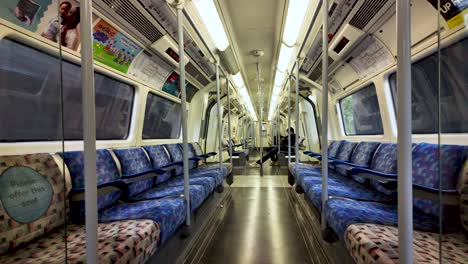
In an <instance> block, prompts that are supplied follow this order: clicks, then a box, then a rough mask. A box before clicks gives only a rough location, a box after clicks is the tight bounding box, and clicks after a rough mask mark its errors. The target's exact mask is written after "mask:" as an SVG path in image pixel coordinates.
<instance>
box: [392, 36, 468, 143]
mask: <svg viewBox="0 0 468 264" xmlns="http://www.w3.org/2000/svg"><path fill="white" fill-rule="evenodd" d="M464 40H466V41H468V37H467V36H466V34H457V35H455V36H451V37H450V38H448V39H444V40H442V42H441V45H440V49H441V50H443V49H446V48H448V47H450V46H452V45H455V44H457V43H458V42H461V41H464ZM435 44H436V43H432V44H431V45H430V46H429V47H428V48H426V49H424V50H421V51H420V52H417V53H415V54H412V58H411V67H413V64H417V63H419V62H420V61H422V60H425V59H427V58H429V57H431V56H433V55H437V52H438V49H437V47H438V46H437V45H435ZM393 75H395V76H396V75H397V68H396V66H394V67H392V70H391V71H389V72H387V73H386V74H385V75H384V83H385V90H386V94H388V95H389V98H388V99H387V100H388V102H390V104H391V105H392V106H393V107H390V108H393V109H392V110H393V115H392V118H393V119H394V124H393V125H392V127H393V126H395V127H394V128H392V129H394V133H395V135H396V134H397V131H398V128H397V127H396V122H397V120H398V117H397V104H396V99H397V97H398V95H397V93H396V92H397V89H395V93H394V91H393V90H394V89H393V88H392V82H391V80H390V78H391V76H393ZM397 80H398V79H397ZM397 80H395V81H396V82H397ZM395 86H396V83H395ZM397 88H398V87H397ZM390 104H389V105H390ZM411 105H412V101H411ZM389 112H392V111H389ZM439 133H440V134H443V135H445V136H446V135H455V136H462V135H464V134H467V133H468V131H467V132H445V133H441V132H440V131H436V132H426V133H419V132H418V133H414V132H413V131H412V135H413V136H419V137H425V136H430V135H438V134H439Z"/></svg>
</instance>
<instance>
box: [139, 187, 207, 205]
mask: <svg viewBox="0 0 468 264" xmlns="http://www.w3.org/2000/svg"><path fill="white" fill-rule="evenodd" d="M183 194H184V186H174V187H169V186H163V187H158V188H152V189H150V190H148V191H146V192H144V193H141V194H139V195H137V196H135V197H133V199H132V200H134V201H141V200H150V199H159V198H163V197H167V196H180V195H183ZM207 197H208V193H206V191H205V187H203V186H202V185H190V204H191V209H192V210H196V209H198V207H200V205H201V204H202V203H203V201H205V199H206V198H207Z"/></svg>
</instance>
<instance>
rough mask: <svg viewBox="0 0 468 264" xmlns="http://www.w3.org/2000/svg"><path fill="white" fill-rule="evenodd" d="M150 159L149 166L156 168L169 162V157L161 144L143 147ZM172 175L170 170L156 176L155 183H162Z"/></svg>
mask: <svg viewBox="0 0 468 264" xmlns="http://www.w3.org/2000/svg"><path fill="white" fill-rule="evenodd" d="M143 148H144V149H145V150H146V153H148V156H149V158H150V160H151V166H152V167H153V168H158V167H162V166H166V165H168V164H171V159H170V157H169V155H168V153H167V151H166V149H165V148H164V146H163V145H152V146H144V147H143ZM171 177H172V174H171V172H166V173H165V174H163V175H159V176H158V177H157V178H156V182H155V183H156V184H159V183H163V182H165V181H167V180H168V179H170V178H171Z"/></svg>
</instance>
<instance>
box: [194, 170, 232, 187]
mask: <svg viewBox="0 0 468 264" xmlns="http://www.w3.org/2000/svg"><path fill="white" fill-rule="evenodd" d="M189 174H190V178H198V177H212V178H214V179H215V182H216V186H218V185H220V184H222V183H223V181H224V178H225V177H224V175H223V170H222V169H221V170H220V169H215V168H212V169H202V168H200V169H198V168H195V169H193V170H190V172H189ZM226 176H227V175H226Z"/></svg>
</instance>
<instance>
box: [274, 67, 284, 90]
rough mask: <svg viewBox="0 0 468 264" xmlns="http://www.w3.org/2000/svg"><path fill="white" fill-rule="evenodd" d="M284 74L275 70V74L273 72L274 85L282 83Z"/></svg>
mask: <svg viewBox="0 0 468 264" xmlns="http://www.w3.org/2000/svg"><path fill="white" fill-rule="evenodd" d="M284 75H285V73H282V72H280V71H278V70H277V71H276V74H275V85H276V86H281V85H282V84H283V81H284Z"/></svg>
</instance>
